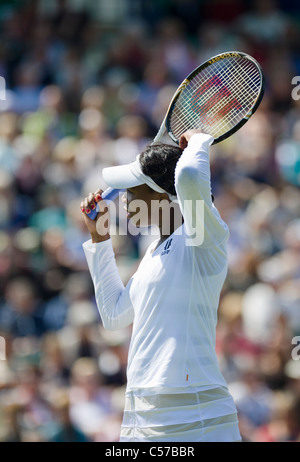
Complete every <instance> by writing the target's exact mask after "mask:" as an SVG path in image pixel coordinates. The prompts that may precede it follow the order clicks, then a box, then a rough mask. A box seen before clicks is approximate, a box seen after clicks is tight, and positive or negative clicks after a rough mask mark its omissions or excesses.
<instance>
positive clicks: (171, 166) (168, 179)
mask: <svg viewBox="0 0 300 462" xmlns="http://www.w3.org/2000/svg"><path fill="white" fill-rule="evenodd" d="M181 154H182V149H181V148H179V147H178V146H171V145H170V144H163V143H160V144H153V145H149V146H148V147H147V148H146V149H145V150H144V151H143V152H142V153H141V155H140V157H139V160H140V165H141V169H142V172H143V173H144V174H145V175H147V176H150V178H152V180H153V181H154V182H155V183H156V184H157V185H158V186H160V187H161V188H162V189H164V190H165V191H166V192H167V193H169V194H172V195H173V196H176V190H175V167H176V164H177V162H178V159H179V158H180V156H181Z"/></svg>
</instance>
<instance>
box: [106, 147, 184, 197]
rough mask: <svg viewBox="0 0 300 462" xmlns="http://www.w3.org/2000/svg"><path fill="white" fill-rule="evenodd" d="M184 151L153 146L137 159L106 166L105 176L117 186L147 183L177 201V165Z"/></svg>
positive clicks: (112, 184) (109, 182) (127, 187)
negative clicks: (123, 163)
mask: <svg viewBox="0 0 300 462" xmlns="http://www.w3.org/2000/svg"><path fill="white" fill-rule="evenodd" d="M181 154H182V149H180V148H179V147H177V146H171V145H168V144H155V145H150V146H148V147H147V148H146V149H145V150H144V151H143V152H142V153H141V154H139V155H138V156H137V158H136V160H135V161H134V162H131V163H130V164H127V165H119V166H116V167H108V168H105V169H103V172H102V174H103V179H104V181H105V182H106V183H107V184H108V185H109V186H111V187H112V188H115V189H130V188H134V187H137V186H140V185H143V184H146V185H148V186H149V187H150V188H151V189H153V190H154V191H156V192H158V193H161V194H167V195H168V196H169V197H170V199H171V200H175V199H176V191H175V167H176V164H177V161H178V159H179V158H180V156H181Z"/></svg>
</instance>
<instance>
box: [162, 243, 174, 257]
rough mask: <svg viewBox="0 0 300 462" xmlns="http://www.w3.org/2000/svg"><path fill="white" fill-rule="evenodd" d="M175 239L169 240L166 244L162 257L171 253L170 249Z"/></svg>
mask: <svg viewBox="0 0 300 462" xmlns="http://www.w3.org/2000/svg"><path fill="white" fill-rule="evenodd" d="M172 240H173V239H168V240H167V242H166V243H165V246H164V250H163V251H162V253H161V255H167V254H168V253H169V252H170V247H171V244H172Z"/></svg>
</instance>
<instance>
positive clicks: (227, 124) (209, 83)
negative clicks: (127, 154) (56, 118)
mask: <svg viewBox="0 0 300 462" xmlns="http://www.w3.org/2000/svg"><path fill="white" fill-rule="evenodd" d="M263 94H264V76H263V72H262V69H261V67H260V65H259V64H258V63H257V62H256V60H255V59H254V58H252V57H251V56H249V55H247V54H246V53H241V52H239V51H231V52H227V53H221V54H219V55H217V56H214V57H213V58H211V59H209V60H208V61H206V62H205V63H203V64H201V65H200V66H198V67H197V68H196V69H195V70H194V71H193V72H191V74H190V75H188V76H187V77H186V78H185V79H184V81H183V82H182V83H181V84H180V85H179V87H178V88H177V90H176V92H175V94H174V96H173V98H172V100H171V102H170V105H169V108H168V110H167V113H166V115H165V118H164V120H163V122H162V124H161V126H160V129H159V131H158V133H157V135H156V137H155V138H154V140H153V142H152V144H153V143H157V142H158V141H160V140H161V139H162V138H163V136H164V135H165V134H166V133H167V134H168V135H169V137H170V138H171V139H172V140H173V141H174V142H175V143H177V144H179V139H180V137H181V135H182V134H183V133H184V132H186V131H187V130H189V129H201V130H202V131H203V132H204V133H207V134H209V135H211V136H212V137H213V138H214V143H213V144H216V143H219V142H220V141H223V140H225V139H226V138H228V137H229V136H231V135H232V134H233V133H235V132H236V131H237V130H238V129H239V128H241V127H242V126H243V125H244V124H245V123H246V122H247V121H248V120H249V119H250V117H251V116H252V115H253V114H254V112H255V111H256V109H257V108H258V106H259V104H260V102H261V100H262V97H263ZM119 192H120V191H119V190H112V189H111V188H109V190H106V191H104V193H103V195H102V197H103V199H106V200H109V199H111V198H112V197H113V198H115V197H116V196H117V195H118V193H119ZM92 214H93V216H92ZM96 214H97V211H96V209H95V210H92V212H91V214H90V215H89V217H90V218H93V219H94V218H95V216H96Z"/></svg>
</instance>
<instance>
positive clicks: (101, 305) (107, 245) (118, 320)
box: [83, 239, 134, 330]
mask: <svg viewBox="0 0 300 462" xmlns="http://www.w3.org/2000/svg"><path fill="white" fill-rule="evenodd" d="M83 250H84V253H85V256H86V259H87V263H88V267H89V270H90V273H91V277H92V280H93V284H94V289H95V297H96V303H97V307H98V310H99V313H100V316H101V319H102V323H103V327H104V328H106V329H109V330H116V329H122V328H123V327H126V326H128V325H130V324H131V323H132V322H133V317H134V311H133V307H132V304H131V301H130V297H129V288H128V287H124V285H123V282H122V280H121V277H120V275H119V272H118V268H117V265H116V261H115V254H114V251H113V248H112V243H111V239H108V240H107V241H104V242H99V243H96V244H93V243H92V241H91V240H89V241H87V242H85V243H84V244H83Z"/></svg>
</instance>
